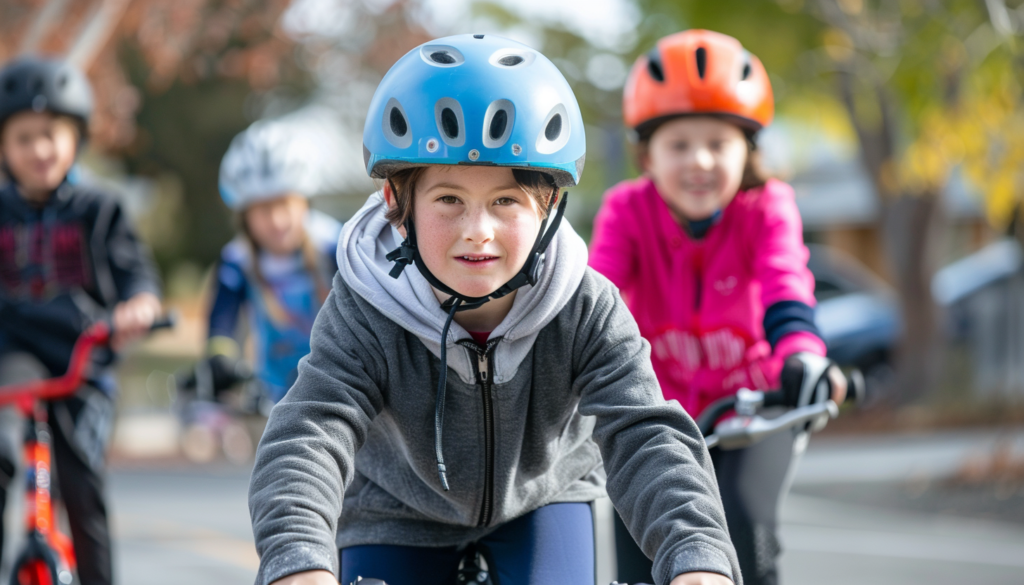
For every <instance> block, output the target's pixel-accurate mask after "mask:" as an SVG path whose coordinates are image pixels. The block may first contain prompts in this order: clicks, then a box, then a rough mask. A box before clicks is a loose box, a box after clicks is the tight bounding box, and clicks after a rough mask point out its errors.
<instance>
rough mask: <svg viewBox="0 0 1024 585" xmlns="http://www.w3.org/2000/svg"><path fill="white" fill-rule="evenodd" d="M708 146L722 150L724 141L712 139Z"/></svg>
mask: <svg viewBox="0 0 1024 585" xmlns="http://www.w3.org/2000/svg"><path fill="white" fill-rule="evenodd" d="M708 146H709V147H711V150H722V141H721V140H712V141H711V143H710V144H709V145H708Z"/></svg>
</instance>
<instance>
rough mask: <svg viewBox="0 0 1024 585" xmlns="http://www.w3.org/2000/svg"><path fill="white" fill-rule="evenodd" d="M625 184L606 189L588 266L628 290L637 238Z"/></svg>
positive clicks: (633, 278) (595, 224) (632, 282)
mask: <svg viewBox="0 0 1024 585" xmlns="http://www.w3.org/2000/svg"><path fill="white" fill-rule="evenodd" d="M626 188H628V184H625V185H619V186H617V187H613V188H612V189H611V190H609V191H608V192H607V194H606V195H605V198H604V202H603V203H602V204H601V209H600V210H599V211H598V212H597V217H595V218H594V235H593V237H592V238H591V240H590V261H589V263H590V267H591V268H593V269H594V270H596V271H598V272H600V273H601V274H603V275H604V276H605V277H607V278H608V280H610V281H612V283H614V284H615V286H617V287H619V290H620V291H622V292H623V294H628V292H629V290H630V289H631V288H632V286H633V285H634V281H635V279H636V256H637V241H636V237H635V235H634V233H635V232H634V229H633V226H634V225H635V224H636V218H635V213H636V210H634V209H632V208H631V207H630V205H629V193H628V192H627V191H626Z"/></svg>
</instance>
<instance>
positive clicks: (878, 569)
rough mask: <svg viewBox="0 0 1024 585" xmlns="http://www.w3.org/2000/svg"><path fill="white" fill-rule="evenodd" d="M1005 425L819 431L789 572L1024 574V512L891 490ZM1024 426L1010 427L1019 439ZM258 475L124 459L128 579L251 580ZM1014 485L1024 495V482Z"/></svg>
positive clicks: (794, 516) (1022, 579)
mask: <svg viewBox="0 0 1024 585" xmlns="http://www.w3.org/2000/svg"><path fill="white" fill-rule="evenodd" d="M998 437H999V435H996V434H993V433H959V434H957V433H954V434H945V435H933V436H921V437H883V438H872V439H857V440H852V439H821V440H815V441H813V442H812V445H811V449H810V451H809V452H808V455H807V457H806V459H805V460H804V462H803V464H802V466H801V470H800V472H799V473H798V475H797V478H796V481H795V486H794V492H793V494H791V496H790V497H789V499H788V500H787V502H786V505H785V507H784V510H783V526H782V536H783V539H784V544H785V547H786V552H785V554H784V556H783V558H782V573H783V577H784V582H785V583H786V584H787V585H805V584H806V585H810V584H815V585H817V584H820V583H829V584H833V585H847V584H850V585H852V584H854V583H856V584H858V585H861V584H864V583H871V584H874V585H887V584H901V585H902V584H907V583H927V584H929V585H946V584H949V585H952V584H957V585H960V584H962V583H986V584H1001V583H1007V584H1009V583H1015V584H1019V583H1024V523H1022V522H1019V521H1018V522H1003V521H998V520H991V519H988V520H982V519H977V518H976V519H964V518H963V517H957V516H954V515H950V514H941V513H940V514H936V513H933V512H928V511H924V510H922V509H920V506H918V509H916V510H915V509H911V508H912V507H910V506H903V505H902V504H901V500H900V499H899V498H893V497H888V496H885V494H887V493H889V492H892V493H896V494H898V493H903V492H902V491H901V490H902V488H900V487H899V486H904V485H907V484H906V482H907V481H918V480H920V479H921V478H922V477H924V478H928V477H932V478H934V477H941V476H942V475H943V474H948V473H949V472H950V471H951V470H955V469H956V467H957V466H958V465H960V464H962V461H963V459H964V457H968V456H970V455H971V454H972V453H981V452H985V450H986V449H991V445H992V444H994V442H995V440H996V439H997V438H998ZM1022 437H1024V433H1022V434H1016V435H1010V438H1011V440H1014V441H1019V443H1018V445H1017V447H1018V448H1020V447H1022V446H1024V442H1020V440H1021V438H1022ZM1004 438H1005V437H1004ZM1017 453H1018V454H1019V455H1024V449H1021V450H1018V451H1017ZM837 481H841V482H842V483H836V482H837ZM247 483H248V470H247V469H244V468H228V469H221V468H215V467H211V468H188V467H184V466H181V467H153V466H148V467H140V466H132V467H126V466H120V467H116V468H115V469H114V470H113V471H112V473H111V491H112V496H113V498H112V500H113V502H114V515H115V530H116V536H117V547H118V548H117V564H118V573H119V575H120V576H121V583H125V584H128V585H135V584H144V585H164V584H167V585H170V584H172V583H173V584H175V585H177V584H180V583H190V584H193V585H205V584H210V585H213V584H217V585H231V584H235V583H237V584H247V583H251V582H252V581H253V578H254V576H255V574H256V568H257V558H256V554H255V551H254V549H253V546H252V538H251V533H250V529H249V519H248V511H247V509H246V489H247ZM830 486H831V487H835V486H838V487H839V488H841V489H839V490H838V491H837V493H846V494H848V495H849V494H854V495H858V494H882V495H881V496H877V497H875V496H873V497H872V498H867V497H865V498H859V500H861V501H859V500H858V498H857V497H847V496H842V497H836V498H833V497H830V496H829V493H830V492H829V489H825V488H829V487H830ZM893 486H896V487H893ZM843 490H845V492H844V491H843ZM886 490H889V491H886ZM883 496H885V497H883ZM1012 497H1013V498H1017V499H1019V503H1018V504H1016V505H1018V506H1024V492H1022V493H1018V494H1015V495H1013V496H1012ZM858 501H859V503H858ZM864 501H869V502H870V505H869V504H866V503H864ZM915 501H916V500H915ZM1013 501H1016V500H1010V502H1011V503H1012V502H1013ZM940 508H941V506H940Z"/></svg>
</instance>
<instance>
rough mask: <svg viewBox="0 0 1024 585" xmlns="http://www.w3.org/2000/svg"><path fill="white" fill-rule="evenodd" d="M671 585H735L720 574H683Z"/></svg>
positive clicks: (673, 580) (670, 584)
mask: <svg viewBox="0 0 1024 585" xmlns="http://www.w3.org/2000/svg"><path fill="white" fill-rule="evenodd" d="M669 585H733V582H732V579H730V578H728V577H726V576H725V575H720V574H718V573H705V572H700V573H683V574H682V575H678V576H676V578H675V579H672V581H671V582H670V583H669Z"/></svg>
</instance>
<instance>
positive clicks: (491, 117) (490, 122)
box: [482, 100, 516, 148]
mask: <svg viewBox="0 0 1024 585" xmlns="http://www.w3.org/2000/svg"><path fill="white" fill-rule="evenodd" d="M515 120H516V107H515V106H514V105H513V104H512V102H510V101H509V100H495V101H493V102H491V105H489V106H487V111H485V112H484V125H483V136H482V138H483V144H484V148H500V147H502V146H504V145H505V143H506V142H508V139H509V137H510V136H512V126H514V125H515Z"/></svg>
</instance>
